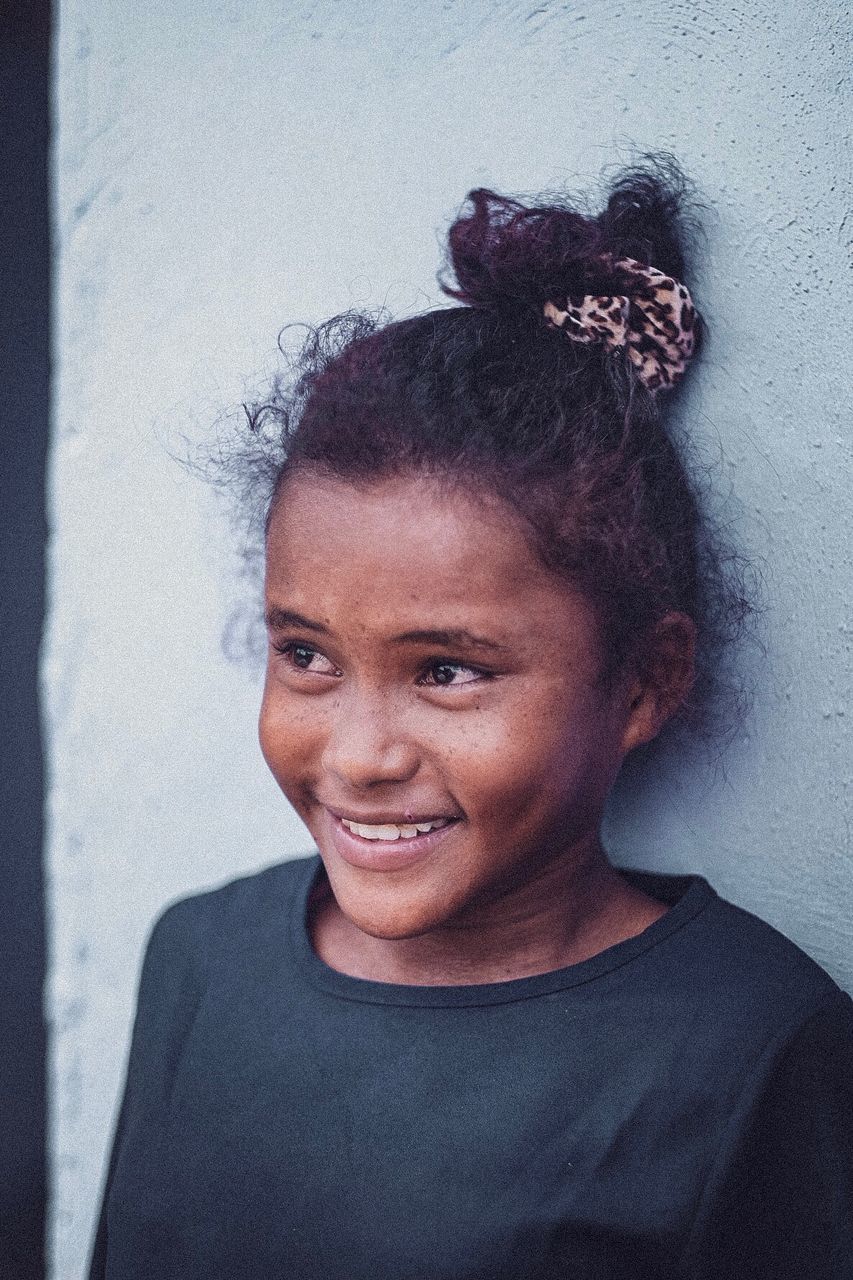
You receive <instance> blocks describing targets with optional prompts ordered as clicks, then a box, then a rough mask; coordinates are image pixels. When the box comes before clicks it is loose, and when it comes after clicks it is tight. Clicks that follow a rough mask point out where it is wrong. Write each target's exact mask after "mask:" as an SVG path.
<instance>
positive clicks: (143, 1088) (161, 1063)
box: [88, 895, 209, 1280]
mask: <svg viewBox="0 0 853 1280" xmlns="http://www.w3.org/2000/svg"><path fill="white" fill-rule="evenodd" d="M207 897H209V895H202V896H199V897H196V898H186V899H184V900H182V901H180V902H176V903H174V904H173V905H172V906H171V907H168V908H167V909H166V911H164V912H163V914H162V915H161V916H160V917H159V919H158V920H157V921H156V923H155V925H154V927H153V929H152V931H151V936H150V938H149V940H148V945H147V946H146V949H145V956H144V959H143V963H142V973H141V975H140V979H139V990H138V995H137V1001H136V1014H135V1017H134V1023H133V1033H132V1036H131V1042H130V1053H129V1056H128V1064H127V1073H126V1079H125V1084H124V1091H123V1094H122V1100H121V1105H120V1107H119V1112H118V1119H117V1121H116V1126H115V1131H114V1135H113V1142H112V1149H111V1152H110V1159H109V1163H108V1166H107V1175H106V1179H105V1183H104V1191H103V1195H102V1198H101V1209H100V1214H99V1217H98V1223H97V1228H96V1232H95V1237H94V1241H93V1244H92V1253H91V1259H90V1267H89V1273H88V1274H89V1280H104V1277H106V1275H107V1208H108V1200H109V1195H110V1190H111V1188H112V1183H113V1176H114V1173H115V1168H116V1164H117V1161H118V1157H119V1155H120V1152H121V1145H122V1138H123V1135H124V1133H125V1130H126V1127H127V1124H128V1121H129V1119H130V1118H131V1117H132V1116H133V1115H134V1114H138V1113H141V1112H145V1111H147V1110H148V1109H149V1108H150V1107H151V1106H152V1103H156V1099H157V1098H163V1097H165V1096H167V1095H168V1091H169V1088H170V1084H171V1080H172V1077H173V1074H174V1070H175V1067H176V1065H177V1060H178V1056H179V1054H180V1048H181V1045H182V1043H183V1040H184V1036H185V1034H186V1029H187V1027H188V1025H189V1023H190V1021H191V1019H192V1015H193V1012H194V1010H195V1008H196V1007H197V1005H198V1000H199V996H200V992H201V990H202V986H203V981H202V972H203V957H204V953H205V950H206V935H205V930H204V925H205V921H206V916H207V914H208V913H207V912H205V911H204V906H205V905H206V901H205V900H206V898H207Z"/></svg>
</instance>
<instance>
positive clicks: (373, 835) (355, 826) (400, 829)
mask: <svg viewBox="0 0 853 1280" xmlns="http://www.w3.org/2000/svg"><path fill="white" fill-rule="evenodd" d="M341 822H342V824H343V825H344V826H345V827H346V828H347V830H348V831H351V832H352V833H353V835H356V836H361V837H362V839H363V840H414V838H415V837H416V836H418V835H422V834H424V833H426V832H427V831H435V830H437V829H438V828H439V827H446V826H447V824H448V823H449V822H450V819H449V818H433V819H431V821H429V822H402V823H392V822H383V823H379V824H377V825H375V826H372V825H369V824H368V823H366V822H353V821H351V820H350V819H349V818H341Z"/></svg>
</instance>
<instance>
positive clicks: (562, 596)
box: [260, 472, 654, 939]
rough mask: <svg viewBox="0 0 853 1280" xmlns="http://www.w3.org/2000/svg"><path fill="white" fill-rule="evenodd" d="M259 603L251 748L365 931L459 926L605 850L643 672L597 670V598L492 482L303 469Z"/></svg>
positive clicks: (637, 720) (277, 523) (341, 902)
mask: <svg viewBox="0 0 853 1280" xmlns="http://www.w3.org/2000/svg"><path fill="white" fill-rule="evenodd" d="M266 612H267V621H268V627H269V637H270V648H269V661H268V668H267V678H266V686H265V690H264V698H263V705H262V710H261V718H260V741H261V746H262V750H263V753H264V756H265V758H266V760H267V763H268V764H269V767H270V769H271V770H272V772H273V774H274V776H275V778H276V780H277V782H278V783H279V785H280V787H281V789H282V790H283V792H284V793H285V795H286V796H287V798H288V799H289V800H290V802H291V803H292V804H293V806H294V808H295V809H296V810H297V812H298V813H299V815H300V816H301V818H302V819H303V821H304V822H305V823H306V825H307V826H308V828H309V830H310V832H311V834H312V836H313V838H314V840H315V841H316V844H317V847H318V849H319V852H320V855H321V857H322V859H323V862H324V864H325V867H326V871H327V874H328V879H329V882H330V885H331V888H332V891H333V893H334V897H335V900H336V902H337V905H338V907H339V908H340V910H341V911H342V912H343V914H344V916H345V917H346V918H347V920H348V921H349V922H350V923H351V924H352V925H355V926H356V927H357V928H358V929H359V930H361V931H362V932H363V933H365V934H368V935H370V936H372V937H374V938H384V939H408V938H414V937H422V936H424V935H428V934H430V933H431V932H434V931H440V930H442V929H445V928H447V927H452V926H464V925H465V924H466V923H467V922H470V921H475V920H476V918H477V915H478V913H482V912H483V911H484V910H485V911H488V910H489V907H490V904H493V903H494V902H495V901H497V900H500V901H502V902H507V901H510V902H511V901H512V898H513V895H523V894H524V893H525V891H526V890H527V889H528V887H529V885H530V884H531V883H533V882H535V881H537V880H540V879H541V880H542V882H543V884H545V883H547V880H548V873H549V871H551V870H552V869H554V868H558V867H563V868H566V869H568V870H571V869H572V868H573V867H575V866H579V865H581V864H583V863H584V862H585V861H590V860H592V859H594V858H596V857H600V856H602V855H601V854H600V846H599V843H598V830H599V825H600V821H601V814H602V808H603V805H604V801H605V798H606V796H607V793H608V791H609V790H610V787H611V785H612V783H613V781H614V779H615V776H616V774H617V772H618V769H619V766H620V764H621V761H622V758H623V755H624V753H625V751H626V750H627V749H629V748H630V746H632V745H634V744H635V743H636V742H639V741H642V740H643V739H644V736H645V737H648V736H652V733H653V731H654V729H650V728H648V726H647V725H646V721H648V723H649V724H651V720H650V719H649V716H648V715H647V716H646V721H643V712H642V706H643V705H644V700H643V698H642V697H641V696H639V695H638V694H637V691H636V689H635V688H633V687H631V686H629V684H628V682H627V681H622V682H621V683H618V682H617V683H616V684H615V685H613V684H608V685H606V684H604V683H603V682H602V681H601V680H600V678H599V677H600V672H601V665H602V656H603V655H602V652H601V645H600V641H599V636H598V630H597V622H596V619H595V617H594V615H593V613H592V611H591V609H590V607H589V606H588V605H587V604H586V602H585V601H584V600H583V599H582V598H581V597H580V596H578V595H577V594H576V593H574V592H573V591H572V590H571V589H570V588H569V587H568V586H567V585H566V584H565V583H564V582H562V581H561V580H559V579H557V578H556V577H555V576H554V575H553V574H552V573H551V572H549V571H548V570H547V569H546V568H545V567H543V566H542V564H541V563H540V561H539V560H538V558H537V557H536V555H535V553H534V551H533V550H532V549H531V546H530V544H529V542H528V539H527V538H526V537H525V531H524V528H523V526H522V523H521V521H520V518H519V517H518V516H516V515H515V514H514V513H512V512H511V511H510V510H509V509H508V508H507V507H506V506H505V505H504V504H503V503H501V502H500V501H499V500H498V499H492V500H490V501H489V500H478V498H477V496H476V495H474V494H472V493H470V492H466V491H465V490H464V489H462V488H449V487H448V486H444V487H439V486H438V485H437V484H436V482H435V481H431V480H430V479H428V478H426V477H409V478H395V479H388V480H381V481H376V482H372V483H370V484H369V485H366V486H365V485H362V486H356V485H355V484H350V483H347V482H344V481H338V480H332V479H328V478H320V477H318V476H315V475H312V474H311V473H310V472H301V473H300V472H297V473H295V474H294V475H292V476H291V477H289V478H288V480H287V481H286V483H285V487H284V489H283V491H282V492H281V494H280V496H279V500H278V502H277V505H276V508H275V511H274V514H273V517H272V521H271V526H270V530H269V536H268V542H267V572H266ZM647 710H648V708H647ZM652 719H653V717H652ZM644 726H645V727H644ZM428 824H436V825H435V826H433V829H432V830H427V831H421V830H419V828H420V827H425V826H427V825H428Z"/></svg>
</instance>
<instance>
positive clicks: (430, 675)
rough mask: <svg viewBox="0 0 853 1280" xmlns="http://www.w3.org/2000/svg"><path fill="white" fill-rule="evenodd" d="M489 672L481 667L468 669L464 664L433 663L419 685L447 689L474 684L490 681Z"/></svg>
mask: <svg viewBox="0 0 853 1280" xmlns="http://www.w3.org/2000/svg"><path fill="white" fill-rule="evenodd" d="M488 674H489V673H488V672H487V671H481V670H480V668H479V667H468V666H466V665H465V663H464V662H447V661H441V662H431V663H430V664H429V666H428V667H427V668H426V670H425V671H424V673H423V675H422V676H421V678H420V679H419V681H418V683H419V684H426V685H433V686H436V685H437V686H440V687H442V688H443V687H445V686H447V685H462V684H474V683H475V682H476V681H477V680H485V679H488Z"/></svg>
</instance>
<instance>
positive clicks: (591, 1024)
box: [90, 165, 853, 1280]
mask: <svg viewBox="0 0 853 1280" xmlns="http://www.w3.org/2000/svg"><path fill="white" fill-rule="evenodd" d="M470 202H471V203H470V208H469V211H468V212H467V214H466V215H465V216H464V217H461V218H460V219H459V220H458V221H457V222H456V223H455V224H454V226H453V228H452V230H451V233H450V253H451V259H452V265H453V270H454V272H455V277H456V286H455V287H454V288H453V289H448V292H449V293H450V294H451V296H452V297H453V298H455V299H456V300H457V301H458V302H459V303H460V304H461V305H459V306H452V307H449V308H447V309H441V310H436V311H431V312H428V313H427V314H425V315H421V316H418V317H417V318H415V319H410V320H405V321H402V322H399V323H395V324H387V325H385V326H384V327H379V328H372V327H371V326H370V324H369V323H367V322H366V321H364V320H362V321H358V320H353V319H352V318H349V319H344V320H342V321H339V322H338V323H332V324H331V326H326V327H325V328H324V329H323V330H321V331H320V333H319V334H317V335H315V337H314V339H313V340H312V342H311V343H309V345H308V347H307V348H306V352H305V355H304V364H303V367H302V372H301V376H300V377H299V378H298V379H297V381H296V382H295V384H294V385H293V386H291V387H290V388H289V389H284V390H282V389H281V388H279V389H278V390H277V392H276V395H275V397H274V399H273V401H272V402H271V404H268V405H266V406H264V408H263V409H262V410H261V411H259V415H258V418H257V419H256V423H255V425H256V426H259V427H260V425H261V424H260V422H259V419H260V418H263V419H264V423H263V425H264V430H265V433H266V437H267V438H268V436H269V427H270V422H271V421H272V422H273V423H274V424H275V425H276V426H277V429H278V436H277V447H278V451H279V452H278V454H277V455H276V457H275V458H274V460H273V463H274V465H273V468H272V471H273V474H272V476H271V484H270V500H269V504H268V515H267V522H266V622H267V627H268V631H269V660H268V668H267V679H266V687H265V692H264V698H263V706H262V709H261V719H260V737H261V744H262V747H263V751H264V755H265V757H266V760H267V762H268V763H269V766H270V768H271V770H272V772H273V774H274V775H275V778H276V780H277V781H278V783H279V785H280V786H281V789H282V791H283V792H284V794H285V795H286V797H287V798H288V800H289V801H290V802H291V804H292V805H293V806H294V807H295V809H296V810H297V812H298V813H299V814H300V816H301V817H302V818H303V820H304V822H305V823H306V825H307V827H308V828H309V830H310V832H311V834H312V836H313V838H314V840H315V842H316V845H317V850H318V856H317V855H315V856H312V857H309V858H304V859H300V860H296V861H290V862H286V863H283V864H281V865H278V866H273V867H270V868H269V869H267V870H265V871H262V872H261V873H259V874H257V875H253V876H248V877H245V878H242V879H240V880H237V881H235V882H233V883H231V884H228V885H225V886H224V887H222V888H220V889H217V890H214V891H213V892H209V893H204V894H201V895H199V896H196V897H193V898H189V899H186V900H184V901H181V902H178V903H176V904H175V905H173V906H172V907H171V908H170V909H169V910H167V911H166V912H165V914H164V915H163V916H162V917H161V919H160V920H159V921H158V923H157V925H156V927H155V929H154V932H153V935H152V937H151V940H150V944H149V947H148V950H147V953H146V958H145V964H144V969H143V974H142V980H141V987H140V993H139V1005H138V1012H137V1017H136V1023H135V1029H134V1034H133V1043H132V1049H131V1056H130V1063H129V1068H128V1078H127V1086H126V1091H125V1096H124V1102H123V1106H122V1109H121V1114H120V1119H119V1123H118V1130H117V1134H116V1139H115V1144H114V1151H113V1156H112V1160H111V1164H110V1169H109V1175H108V1184H107V1188H106V1193H105V1198H104V1208H103V1211H102V1215H101V1221H100V1226H99V1230H98V1234H97V1239H96V1243H95V1248H94V1256H93V1261H92V1267H91V1273H90V1274H91V1277H92V1280H104V1278H109V1280H135V1278H136V1277H139V1278H140V1280H142V1278H143V1277H144V1280H160V1278H162V1280H166V1277H169V1278H170V1280H172V1278H175V1277H180V1278H181V1280H196V1278H198V1280H201V1278H202V1277H203V1278H204V1280H212V1278H213V1277H222V1278H223V1280H224V1278H226V1277H227V1278H228V1280H237V1278H238V1277H253V1278H254V1280H259V1278H261V1277H283V1278H284V1277H286V1278H287V1280H309V1278H310V1280H337V1278H340V1280H463V1277H464V1278H465V1280H471V1278H473V1277H480V1278H482V1280H487V1278H488V1280H522V1278H528V1277H529V1278H530V1280H534V1278H535V1280H545V1278H549V1280H550V1278H553V1280H556V1277H565V1278H569V1277H571V1278H572V1280H617V1278H619V1280H623V1278H624V1280H627V1278H628V1277H630V1278H631V1280H654V1278H656V1277H659V1278H661V1280H662V1278H664V1277H667V1278H668V1277H673V1278H675V1277H684V1278H686V1280H700V1278H707V1280H711V1277H713V1278H714V1280H733V1278H735V1277H738V1278H744V1277H749V1278H750V1280H756V1278H761V1277H766V1278H767V1280H770V1278H771V1277H772V1278H773V1280H791V1278H793V1277H805V1276H808V1277H810V1280H850V1277H853V1204H851V1182H853V1008H851V1001H850V999H849V997H848V996H846V995H844V994H842V992H841V991H839V989H838V988H837V987H836V985H835V984H834V983H833V981H832V980H831V979H830V978H829V977H828V975H827V974H826V973H824V972H823V970H821V969H820V968H819V967H818V966H817V965H816V964H815V963H813V962H812V961H811V960H810V959H809V958H808V957H807V956H805V955H804V954H803V953H802V952H801V951H799V950H798V949H797V947H795V946H794V945H793V944H792V943H791V942H789V941H787V940H786V939H785V938H783V937H782V936H781V935H780V934H779V933H777V932H776V931H774V930H773V929H772V928H770V927H769V926H768V925H766V924H764V923H762V922H761V921H760V920H758V919H756V918H755V917H754V916H752V915H749V914H748V913H746V912H744V911H742V910H740V909H738V908H737V907H735V906H733V905H731V904H729V903H727V902H725V901H723V900H722V899H721V898H719V897H718V896H717V895H716V894H715V892H714V890H713V889H712V888H711V887H710V885H709V884H708V883H707V882H706V881H705V880H704V879H702V878H700V877H698V876H685V877H676V876H670V875H653V874H650V873H641V872H637V871H628V870H619V869H618V868H616V867H614V866H613V865H612V864H611V862H610V861H609V859H608V856H607V852H606V850H605V849H604V848H603V846H602V843H601V839H600V826H601V820H602V811H603V809H604V805H605V801H606V798H607V795H608V792H609V791H610V789H611V787H612V785H613V782H614V780H615V778H616V776H617V774H618V772H619V770H620V767H621V765H622V762H623V760H624V759H625V757H626V756H627V755H628V754H629V753H630V752H632V751H634V750H636V749H637V748H639V747H642V746H643V745H644V744H649V743H651V742H652V741H653V739H655V738H656V736H657V735H658V734H659V733H660V732H661V730H662V729H663V728H664V726H665V725H667V724H668V723H669V722H673V723H674V722H675V721H677V720H681V721H682V722H692V723H693V724H698V723H699V722H700V720H701V717H702V715H703V714H706V713H707V709H708V707H709V705H710V699H711V695H712V694H713V693H714V661H715V660H718V659H719V654H720V645H721V641H722V640H723V639H725V635H726V633H727V632H731V631H732V630H733V629H734V628H736V624H737V622H738V619H739V618H742V616H743V611H744V608H745V605H744V601H743V596H742V593H741V592H740V590H739V588H738V583H737V581H736V580H735V579H734V578H733V576H732V573H731V570H729V572H728V575H727V573H726V572H724V570H723V567H722V566H723V565H724V563H725V562H724V561H723V559H722V557H721V555H720V554H719V552H718V551H715V546H714V542H713V539H712V537H711V535H710V533H709V531H708V529H707V527H706V526H705V524H704V523H703V521H702V519H701V516H700V512H699V507H698V503H697V499H696V495H695V493H694V491H693V489H692V487H691V483H690V481H689V479H688V476H687V474H686V468H685V465H684V463H683V461H682V460H681V459H680V457H679V452H678V450H677V448H676V446H675V444H674V443H673V439H672V438H671V435H670V434H667V430H666V426H665V415H666V411H667V405H668V400H669V397H668V393H669V391H670V389H671V388H672V387H673V386H674V385H675V384H676V383H678V381H679V379H680V378H681V377H682V375H683V373H684V372H685V370H686V368H687V365H688V362H689V360H690V358H691V356H692V354H693V353H694V351H695V349H696V347H697V345H698V339H699V335H700V330H701V326H700V321H699V318H698V316H697V313H696V311H695V309H694V305H693V302H692V299H691V297H690V294H689V292H688V289H687V285H686V284H685V267H684V261H683V256H682V250H681V248H680V246H679V238H678V237H679V226H680V222H679V209H680V188H679V183H678V179H677V174H673V173H672V172H671V171H670V172H669V174H668V173H667V172H666V171H665V170H664V169H663V168H662V167H661V166H660V165H657V166H655V165H649V166H648V167H646V168H641V169H639V170H632V171H630V172H628V173H626V174H623V175H622V177H621V178H620V179H619V180H618V181H616V183H615V184H614V185H613V187H612V190H611V193H610V196H609V200H608V201H607V204H606V208H605V209H604V212H602V213H601V214H600V215H599V216H595V217H594V216H586V215H583V214H581V213H579V212H576V211H575V210H573V209H572V208H570V207H568V206H566V205H561V204H554V203H551V204H543V205H541V206H535V207H530V208H526V207H523V206H521V205H519V204H517V203H515V202H513V201H510V200H506V199H502V198H500V197H499V196H496V195H495V194H494V193H492V192H489V191H475V192H473V193H472V195H471V197H470ZM258 438H259V440H260V439H261V434H260V433H259V436H258ZM263 456H264V458H265V459H266V461H267V462H268V461H269V455H268V454H264V455H263ZM728 563H729V564H730V565H731V562H728Z"/></svg>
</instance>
